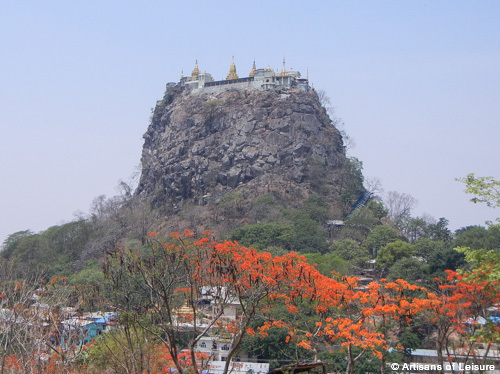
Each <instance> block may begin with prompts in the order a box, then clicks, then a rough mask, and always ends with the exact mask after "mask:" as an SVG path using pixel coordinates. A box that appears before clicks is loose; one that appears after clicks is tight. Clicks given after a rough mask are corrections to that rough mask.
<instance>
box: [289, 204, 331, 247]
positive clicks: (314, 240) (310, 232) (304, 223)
mask: <svg viewBox="0 0 500 374" xmlns="http://www.w3.org/2000/svg"><path fill="white" fill-rule="evenodd" d="M283 216H284V218H285V219H286V220H288V221H289V222H291V224H292V225H293V231H286V232H284V233H283V236H282V238H283V239H284V240H285V242H286V243H287V244H288V248H289V249H291V250H294V251H300V252H303V253H304V252H322V253H323V252H325V251H326V248H327V244H326V235H325V232H324V230H323V229H322V228H321V227H319V226H318V223H317V222H316V221H315V220H313V219H312V218H311V217H310V216H309V214H307V213H305V212H302V211H298V210H284V211H283Z"/></svg>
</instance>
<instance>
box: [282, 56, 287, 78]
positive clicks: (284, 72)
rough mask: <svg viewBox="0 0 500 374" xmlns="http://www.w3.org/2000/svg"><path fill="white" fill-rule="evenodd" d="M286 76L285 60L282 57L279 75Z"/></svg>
mask: <svg viewBox="0 0 500 374" xmlns="http://www.w3.org/2000/svg"><path fill="white" fill-rule="evenodd" d="M285 74H286V69H285V58H284V57H283V69H281V75H285Z"/></svg>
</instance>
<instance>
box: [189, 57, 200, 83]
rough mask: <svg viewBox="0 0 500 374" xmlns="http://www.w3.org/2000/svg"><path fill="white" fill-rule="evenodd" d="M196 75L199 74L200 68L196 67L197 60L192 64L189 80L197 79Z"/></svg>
mask: <svg viewBox="0 0 500 374" xmlns="http://www.w3.org/2000/svg"><path fill="white" fill-rule="evenodd" d="M198 75H200V69H198V60H196V63H195V64H194V69H193V72H192V73H191V80H192V81H195V80H197V79H198Z"/></svg>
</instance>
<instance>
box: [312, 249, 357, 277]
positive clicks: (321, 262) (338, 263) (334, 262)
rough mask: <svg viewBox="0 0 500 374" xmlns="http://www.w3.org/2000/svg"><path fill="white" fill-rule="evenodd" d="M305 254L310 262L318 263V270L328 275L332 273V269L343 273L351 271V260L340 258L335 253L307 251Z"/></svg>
mask: <svg viewBox="0 0 500 374" xmlns="http://www.w3.org/2000/svg"><path fill="white" fill-rule="evenodd" d="M304 256H305V257H306V259H307V262H308V263H310V264H311V265H316V268H317V269H318V271H319V272H320V273H321V274H323V275H325V276H327V277H330V276H331V275H332V271H335V272H337V273H339V274H342V275H345V274H348V273H349V268H350V265H349V262H348V261H346V260H344V259H342V258H340V257H339V256H337V254H335V253H326V254H321V253H305V254H304Z"/></svg>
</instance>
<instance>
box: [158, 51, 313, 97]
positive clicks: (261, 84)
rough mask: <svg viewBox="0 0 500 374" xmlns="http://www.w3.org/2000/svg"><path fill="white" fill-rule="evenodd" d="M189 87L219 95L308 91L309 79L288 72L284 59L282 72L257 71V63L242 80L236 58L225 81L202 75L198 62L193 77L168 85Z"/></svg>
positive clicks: (295, 72) (291, 71) (197, 91)
mask: <svg viewBox="0 0 500 374" xmlns="http://www.w3.org/2000/svg"><path fill="white" fill-rule="evenodd" d="M178 85H180V86H182V87H187V88H189V89H190V90H191V92H196V93H218V92H223V91H231V90H244V89H252V90H268V89H271V88H274V87H292V86H297V87H299V88H300V89H303V90H305V91H308V90H309V89H310V87H309V79H308V78H302V77H301V75H300V72H298V71H293V70H288V71H287V70H286V67H285V59H283V68H282V69H281V72H279V73H278V72H275V71H274V70H273V69H271V67H269V66H268V67H267V68H265V69H257V67H256V66H255V61H254V62H253V65H252V69H251V71H250V73H249V74H248V77H244V78H240V77H239V76H238V74H237V73H236V65H235V63H234V58H233V60H232V62H231V65H230V67H229V73H228V74H227V76H226V79H225V80H218V81H216V80H214V79H213V77H212V75H211V74H210V73H206V72H205V73H202V72H200V69H199V68H198V60H196V63H195V66H194V69H193V71H192V72H191V76H186V77H185V76H184V75H183V74H181V79H180V81H179V82H178V83H174V82H172V83H168V84H167V89H168V87H169V86H170V87H173V86H178Z"/></svg>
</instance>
